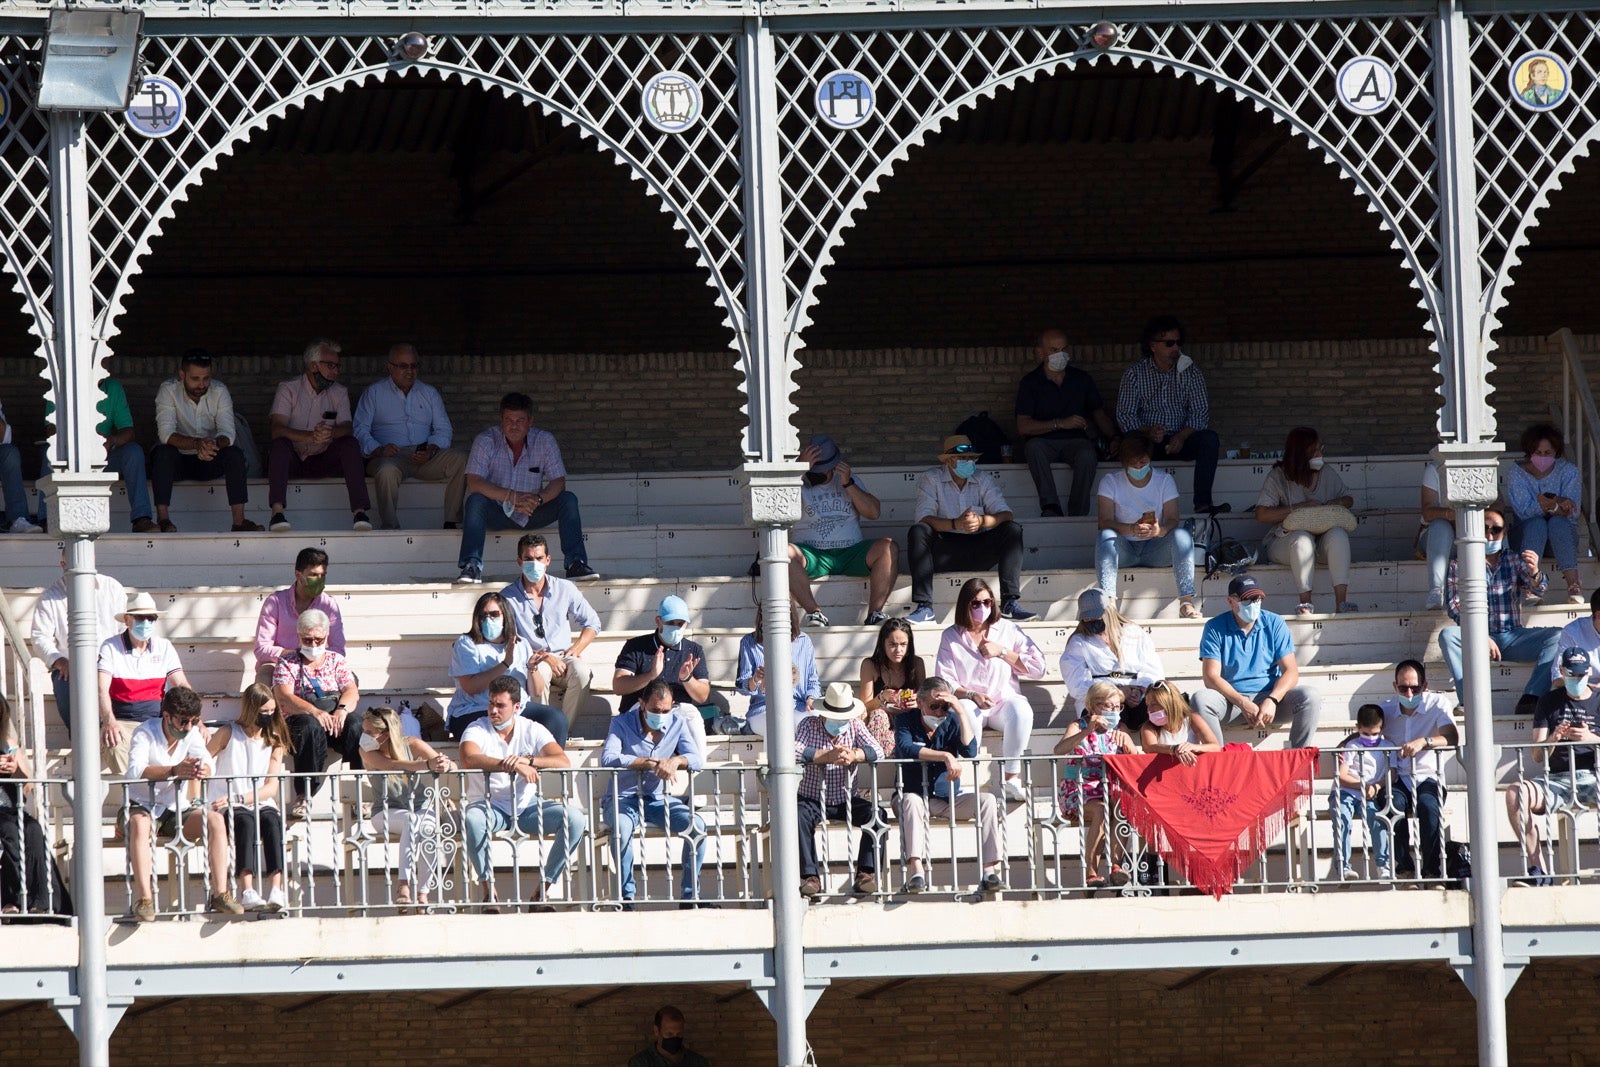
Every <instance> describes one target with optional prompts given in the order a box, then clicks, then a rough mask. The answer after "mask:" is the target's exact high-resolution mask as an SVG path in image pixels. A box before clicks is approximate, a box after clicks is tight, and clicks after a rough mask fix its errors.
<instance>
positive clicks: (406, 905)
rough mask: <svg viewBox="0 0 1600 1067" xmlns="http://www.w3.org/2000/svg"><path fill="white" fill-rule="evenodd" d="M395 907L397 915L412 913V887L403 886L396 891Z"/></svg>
mask: <svg viewBox="0 0 1600 1067" xmlns="http://www.w3.org/2000/svg"><path fill="white" fill-rule="evenodd" d="M394 908H395V914H396V915H410V914H411V887H410V886H408V885H407V886H401V887H400V890H399V892H397V893H395V895H394Z"/></svg>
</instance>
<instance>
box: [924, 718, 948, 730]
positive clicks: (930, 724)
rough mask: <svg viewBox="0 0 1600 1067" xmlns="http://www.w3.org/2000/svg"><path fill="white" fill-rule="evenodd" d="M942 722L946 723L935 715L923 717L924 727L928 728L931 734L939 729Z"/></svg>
mask: <svg viewBox="0 0 1600 1067" xmlns="http://www.w3.org/2000/svg"><path fill="white" fill-rule="evenodd" d="M942 722H944V720H943V719H941V718H939V717H937V716H934V715H924V716H923V717H922V725H924V726H926V727H927V728H928V732H929V733H930V734H931V733H933V732H934V731H935V730H937V729H939V724H940V723H942Z"/></svg>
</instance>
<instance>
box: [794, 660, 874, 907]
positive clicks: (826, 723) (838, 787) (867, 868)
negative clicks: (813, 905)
mask: <svg viewBox="0 0 1600 1067" xmlns="http://www.w3.org/2000/svg"><path fill="white" fill-rule="evenodd" d="M864 711H866V705H864V704H862V703H861V701H859V700H857V699H856V698H855V697H854V696H853V695H852V694H851V692H850V687H849V686H848V685H846V684H844V683H843V682H835V683H833V684H832V685H830V686H828V691H827V693H825V694H824V695H823V698H822V706H821V707H820V708H818V709H817V713H816V714H815V715H808V716H806V717H805V718H803V719H801V720H800V721H799V722H798V723H797V724H795V729H794V756H795V759H796V760H798V761H799V762H800V763H801V764H803V765H804V766H805V773H804V774H803V775H802V776H801V778H800V791H799V809H800V835H799V837H800V895H801V896H803V897H805V898H807V899H808V900H814V899H816V898H817V897H819V896H821V895H822V891H823V886H822V876H821V864H820V863H819V861H818V859H817V825H818V824H819V823H821V822H822V820H823V817H824V816H826V817H827V819H828V821H829V822H834V823H838V824H839V825H841V826H851V827H855V828H856V833H857V838H856V841H857V844H856V870H855V879H854V880H853V881H852V883H851V889H852V891H853V892H854V893H855V894H857V895H859V896H867V895H870V894H873V893H876V892H877V891H878V860H877V849H876V848H875V847H874V844H875V842H876V841H877V838H876V837H875V836H874V835H873V834H872V833H870V832H863V831H862V830H861V829H860V828H861V827H864V826H868V825H870V824H871V823H872V822H873V820H874V819H876V818H877V809H876V808H875V807H874V805H873V802H872V799H871V798H870V797H863V796H861V795H859V794H857V793H855V792H854V789H855V782H856V772H855V767H856V765H857V764H859V763H876V762H877V761H878V760H880V759H882V758H883V749H882V748H880V747H879V746H878V742H877V741H876V740H874V738H873V736H872V734H871V733H869V732H868V731H867V726H866V723H865V722H864V721H863V720H862V717H861V714H862V712H864Z"/></svg>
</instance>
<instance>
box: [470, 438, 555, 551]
mask: <svg viewBox="0 0 1600 1067" xmlns="http://www.w3.org/2000/svg"><path fill="white" fill-rule="evenodd" d="M467 473H468V474H476V475H477V476H478V477H479V478H482V479H483V480H484V481H486V482H489V483H491V484H493V485H498V486H502V487H504V488H506V489H510V490H511V491H512V492H515V493H540V492H543V491H544V487H545V486H547V485H549V484H550V483H551V482H553V481H555V480H556V479H557V478H565V477H566V476H567V468H566V465H565V464H563V463H562V462H561V447H560V446H559V445H557V444H556V435H555V434H553V433H551V432H550V431H549V430H529V431H528V439H527V441H525V442H524V443H523V446H522V453H521V454H520V455H518V456H515V457H513V456H512V454H511V446H510V445H508V444H507V443H506V435H505V434H504V433H503V432H502V431H501V429H500V427H498V426H491V427H489V428H488V429H487V430H485V431H483V432H482V433H480V434H479V435H478V436H477V437H476V438H474V439H473V441H472V454H471V455H469V456H468V457H467ZM510 518H511V521H512V522H514V523H516V524H517V525H518V526H526V525H528V519H529V518H530V516H527V515H523V514H520V513H516V514H513V515H511V516H510Z"/></svg>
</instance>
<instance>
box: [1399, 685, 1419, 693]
mask: <svg viewBox="0 0 1600 1067" xmlns="http://www.w3.org/2000/svg"><path fill="white" fill-rule="evenodd" d="M1394 688H1395V692H1397V693H1420V692H1422V688H1423V687H1422V686H1420V685H1397V686H1395V687H1394Z"/></svg>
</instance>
